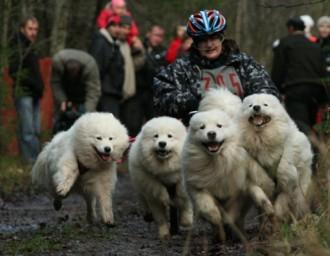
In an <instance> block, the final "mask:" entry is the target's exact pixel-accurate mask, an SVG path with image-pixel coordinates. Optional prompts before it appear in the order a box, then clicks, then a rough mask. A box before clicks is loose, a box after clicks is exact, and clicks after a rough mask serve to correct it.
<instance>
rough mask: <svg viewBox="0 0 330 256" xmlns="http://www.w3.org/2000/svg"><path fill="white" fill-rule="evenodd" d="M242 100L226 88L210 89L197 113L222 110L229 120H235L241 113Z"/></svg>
mask: <svg viewBox="0 0 330 256" xmlns="http://www.w3.org/2000/svg"><path fill="white" fill-rule="evenodd" d="M241 105H242V100H241V98H240V97H238V96H237V95H235V94H233V93H232V92H230V91H229V90H228V89H226V88H216V89H215V88H211V89H209V90H208V91H207V92H206V94H205V96H204V98H203V99H202V100H201V101H200V103H199V107H198V111H207V110H212V109H218V110H222V111H224V112H226V113H227V115H229V116H230V117H231V118H236V117H237V116H238V115H239V113H240V111H241Z"/></svg>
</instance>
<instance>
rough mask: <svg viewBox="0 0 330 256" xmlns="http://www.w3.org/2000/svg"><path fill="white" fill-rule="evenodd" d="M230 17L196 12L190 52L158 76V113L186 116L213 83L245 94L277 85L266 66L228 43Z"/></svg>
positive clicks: (268, 90) (190, 27) (189, 27)
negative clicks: (227, 18) (227, 33)
mask: <svg viewBox="0 0 330 256" xmlns="http://www.w3.org/2000/svg"><path fill="white" fill-rule="evenodd" d="M226 23H227V22H226V19H225V17H224V16H223V15H222V14H221V13H220V12H219V11H217V10H203V11H200V12H198V13H195V14H192V15H191V16H190V18H189V21H188V23H187V33H188V35H190V36H191V37H192V39H193V45H192V47H191V49H190V54H189V56H186V57H185V58H180V59H177V60H176V62H174V63H173V64H170V65H168V66H167V67H165V68H163V69H162V70H161V71H160V73H159V74H158V75H157V76H156V77H155V79H154V87H153V89H154V106H155V108H156V111H157V115H168V116H172V117H176V118H180V119H182V121H183V122H184V123H185V124H186V125H187V124H188V122H189V113H190V112H191V111H195V110H197V108H198V104H199V101H200V100H201V98H202V96H203V94H204V92H205V91H206V90H207V89H208V88H209V87H211V86H212V87H213V86H214V87H218V86H226V87H228V88H229V89H230V90H231V91H233V92H235V93H236V94H238V95H240V96H241V97H245V96H247V95H250V94H253V93H261V92H262V93H272V94H275V95H277V93H278V92H277V89H276V87H275V85H274V84H273V82H272V81H271V79H270V77H269V75H268V74H267V72H266V71H265V69H264V68H263V67H262V66H261V65H259V64H257V63H256V62H255V60H254V59H253V58H251V57H249V56H248V55H246V54H244V53H240V52H237V49H235V51H233V50H232V47H227V45H224V44H223V42H224V32H225V29H226V25H227V24H226Z"/></svg>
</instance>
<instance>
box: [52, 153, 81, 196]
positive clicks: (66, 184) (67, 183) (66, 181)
mask: <svg viewBox="0 0 330 256" xmlns="http://www.w3.org/2000/svg"><path fill="white" fill-rule="evenodd" d="M66 157H67V158H66V159H67V160H60V161H59V163H58V166H59V167H58V171H57V172H56V173H55V174H54V175H53V182H54V185H55V191H56V194H57V195H58V196H61V197H65V196H66V195H67V194H68V192H69V191H70V190H71V188H72V186H73V184H74V183H75V181H76V180H77V178H78V176H79V169H78V165H77V163H76V162H75V161H74V160H73V159H74V158H69V157H68V156H66Z"/></svg>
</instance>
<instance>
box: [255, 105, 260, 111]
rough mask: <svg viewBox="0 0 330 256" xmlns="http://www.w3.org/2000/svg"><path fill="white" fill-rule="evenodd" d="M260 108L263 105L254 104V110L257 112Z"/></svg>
mask: <svg viewBox="0 0 330 256" xmlns="http://www.w3.org/2000/svg"><path fill="white" fill-rule="evenodd" d="M260 109H261V107H260V106H259V105H255V106H253V110H254V111H255V112H259V111H260Z"/></svg>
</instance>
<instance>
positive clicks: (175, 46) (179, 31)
mask: <svg viewBox="0 0 330 256" xmlns="http://www.w3.org/2000/svg"><path fill="white" fill-rule="evenodd" d="M185 29H186V28H185V26H182V25H179V26H177V27H176V29H175V35H174V39H173V40H172V41H171V42H170V45H169V47H168V48H167V52H166V55H165V59H166V61H167V63H172V62H174V61H175V60H176V58H177V57H178V55H179V53H180V51H181V45H182V40H183V38H184V37H185V34H186V31H185Z"/></svg>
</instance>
